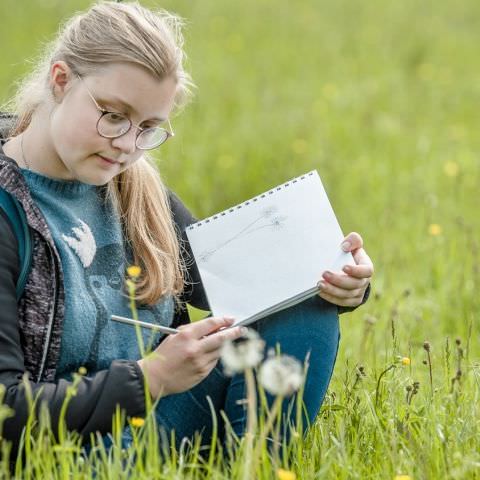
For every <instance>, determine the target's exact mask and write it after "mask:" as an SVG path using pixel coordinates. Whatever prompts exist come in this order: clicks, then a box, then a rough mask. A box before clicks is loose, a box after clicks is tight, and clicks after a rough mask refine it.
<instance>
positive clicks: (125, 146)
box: [112, 128, 137, 154]
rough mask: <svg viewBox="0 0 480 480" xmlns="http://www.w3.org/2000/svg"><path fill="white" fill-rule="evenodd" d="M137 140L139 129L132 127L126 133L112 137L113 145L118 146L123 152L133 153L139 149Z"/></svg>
mask: <svg viewBox="0 0 480 480" xmlns="http://www.w3.org/2000/svg"><path fill="white" fill-rule="evenodd" d="M136 140H137V131H136V129H135V128H131V129H130V130H129V131H128V132H127V133H126V134H125V135H122V136H121V137H117V138H112V146H113V147H114V148H118V149H119V150H121V151H122V152H123V153H126V154H131V153H134V152H135V150H136V149H137V146H136V145H135V142H136Z"/></svg>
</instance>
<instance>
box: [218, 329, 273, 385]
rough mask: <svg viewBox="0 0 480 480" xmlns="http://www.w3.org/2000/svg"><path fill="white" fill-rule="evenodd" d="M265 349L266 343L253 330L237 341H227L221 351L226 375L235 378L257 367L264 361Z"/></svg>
mask: <svg viewBox="0 0 480 480" xmlns="http://www.w3.org/2000/svg"><path fill="white" fill-rule="evenodd" d="M264 348H265V342H264V341H263V340H262V339H261V338H260V336H259V335H258V333H257V332H256V331H255V330H251V329H248V330H247V333H246V335H245V336H243V337H241V338H238V339H237V340H234V341H226V342H225V343H224V344H223V345H222V348H221V351H220V354H221V358H222V363H223V366H224V370H225V373H226V374H227V375H229V376H233V375H235V374H236V373H240V372H243V371H244V370H246V369H247V368H254V367H256V366H257V365H258V364H259V363H260V362H261V361H262V360H263V350H264Z"/></svg>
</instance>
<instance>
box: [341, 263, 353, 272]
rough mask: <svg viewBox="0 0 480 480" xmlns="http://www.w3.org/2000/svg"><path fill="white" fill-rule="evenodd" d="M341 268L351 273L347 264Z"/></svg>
mask: <svg viewBox="0 0 480 480" xmlns="http://www.w3.org/2000/svg"><path fill="white" fill-rule="evenodd" d="M342 270H343V271H344V272H345V273H351V272H352V268H351V267H350V266H348V265H345V266H344V267H343V268H342Z"/></svg>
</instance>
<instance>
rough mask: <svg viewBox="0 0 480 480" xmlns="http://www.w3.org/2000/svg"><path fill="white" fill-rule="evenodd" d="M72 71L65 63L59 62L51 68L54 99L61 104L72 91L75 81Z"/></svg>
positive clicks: (51, 85)
mask: <svg viewBox="0 0 480 480" xmlns="http://www.w3.org/2000/svg"><path fill="white" fill-rule="evenodd" d="M74 78H75V77H74V75H73V72H72V69H71V68H70V67H69V66H68V65H67V64H66V63H65V62H64V61H63V60H58V61H56V62H54V63H53V64H52V66H51V67H50V82H49V83H50V89H51V91H52V95H53V98H54V99H55V101H56V102H57V103H61V102H62V100H63V97H64V96H65V94H66V93H67V92H68V90H70V88H71V86H72V82H73V80H74Z"/></svg>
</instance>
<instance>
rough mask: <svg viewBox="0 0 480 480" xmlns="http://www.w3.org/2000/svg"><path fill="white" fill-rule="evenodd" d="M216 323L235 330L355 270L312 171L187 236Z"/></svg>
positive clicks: (196, 226) (212, 219)
mask: <svg viewBox="0 0 480 480" xmlns="http://www.w3.org/2000/svg"><path fill="white" fill-rule="evenodd" d="M186 233H187V236H188V239H189V241H190V244H191V247H192V251H193V253H194V256H195V259H196V261H197V265H198V268H199V270H200V275H201V277H202V282H203V284H204V287H205V291H206V292H207V297H208V300H209V304H210V307H211V309H212V313H213V315H214V316H222V315H230V316H233V317H235V319H236V321H237V322H240V321H243V320H245V319H247V318H249V317H251V316H253V315H255V314H257V313H258V312H261V311H263V310H265V309H268V308H270V307H272V306H275V305H277V304H278V303H280V302H282V301H285V300H287V299H290V298H292V297H294V296H297V295H300V294H302V293H303V292H306V291H307V290H310V289H312V288H313V287H315V286H316V284H317V282H318V281H319V280H320V279H321V274H322V272H323V271H325V270H327V269H330V270H340V269H341V268H342V267H343V266H344V265H347V264H352V265H353V264H354V263H355V262H354V260H353V258H352V256H351V254H350V253H345V252H343V251H342V250H341V248H340V243H341V241H342V239H343V237H344V236H343V233H342V231H341V229H340V226H339V224H338V221H337V219H336V217H335V214H334V212H333V210H332V207H331V205H330V202H329V200H328V198H327V195H326V193H325V190H324V188H323V186H322V183H321V181H320V177H319V175H318V173H317V172H316V171H313V172H309V173H307V174H305V175H303V176H301V177H298V178H297V179H294V180H292V181H290V182H286V183H285V184H283V185H280V186H279V187H275V188H274V189H272V190H270V191H269V192H266V193H264V194H262V195H259V196H257V197H255V198H253V199H251V200H249V201H247V202H244V203H242V204H240V205H237V206H235V207H233V208H232V209H228V210H225V211H224V212H221V213H219V214H217V215H214V216H212V217H209V218H208V219H205V220H203V221H202V222H198V223H197V224H194V225H192V226H191V227H188V228H187V231H186Z"/></svg>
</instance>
